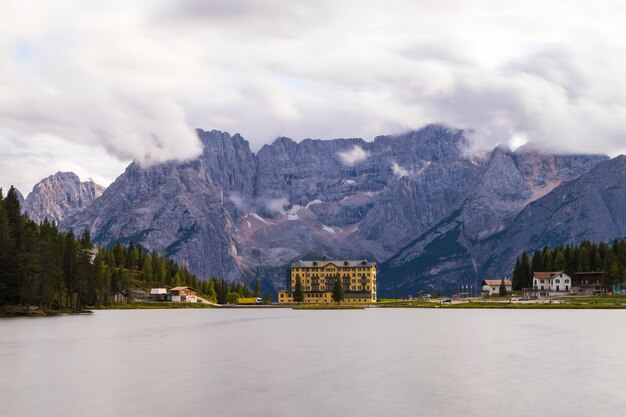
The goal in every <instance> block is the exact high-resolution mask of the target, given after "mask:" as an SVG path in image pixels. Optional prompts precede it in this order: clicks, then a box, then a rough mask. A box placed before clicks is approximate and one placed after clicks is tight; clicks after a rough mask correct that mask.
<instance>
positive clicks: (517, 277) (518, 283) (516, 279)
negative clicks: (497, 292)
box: [511, 258, 523, 291]
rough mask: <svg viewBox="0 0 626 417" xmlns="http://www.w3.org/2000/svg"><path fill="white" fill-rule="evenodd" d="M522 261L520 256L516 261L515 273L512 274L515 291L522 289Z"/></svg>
mask: <svg viewBox="0 0 626 417" xmlns="http://www.w3.org/2000/svg"><path fill="white" fill-rule="evenodd" d="M520 264H521V262H520V260H519V258H518V259H517V260H516V261H515V267H514V268H513V274H512V278H511V279H512V284H513V290H514V291H519V290H521V289H522V286H523V284H522V280H523V278H522V276H521V270H520V269H521V266H520Z"/></svg>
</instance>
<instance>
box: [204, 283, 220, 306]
mask: <svg viewBox="0 0 626 417" xmlns="http://www.w3.org/2000/svg"><path fill="white" fill-rule="evenodd" d="M206 296H207V298H208V299H209V300H210V301H212V302H216V301H217V293H216V292H215V283H214V281H213V280H212V279H211V280H209V285H208V290H207V292H206Z"/></svg>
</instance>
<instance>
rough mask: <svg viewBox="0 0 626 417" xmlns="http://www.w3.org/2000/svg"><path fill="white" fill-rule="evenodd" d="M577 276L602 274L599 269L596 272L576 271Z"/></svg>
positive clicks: (597, 275) (599, 275) (598, 275)
mask: <svg viewBox="0 0 626 417" xmlns="http://www.w3.org/2000/svg"><path fill="white" fill-rule="evenodd" d="M576 275H577V276H581V277H584V276H588V277H601V276H602V275H603V274H602V272H601V271H596V272H576Z"/></svg>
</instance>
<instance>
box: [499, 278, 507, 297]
mask: <svg viewBox="0 0 626 417" xmlns="http://www.w3.org/2000/svg"><path fill="white" fill-rule="evenodd" d="M499 290H500V296H505V295H506V284H505V283H504V278H502V281H501V282H500V288H499Z"/></svg>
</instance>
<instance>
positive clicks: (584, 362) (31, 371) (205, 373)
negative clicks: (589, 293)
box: [0, 309, 626, 417]
mask: <svg viewBox="0 0 626 417" xmlns="http://www.w3.org/2000/svg"><path fill="white" fill-rule="evenodd" d="M625 316H626V312H623V311H619V310H615V311H588V310H587V311H575V310H572V311H562V310H543V311H541V310H537V311H535V310H525V311H524V310H522V311H520V310H517V311H507V310H419V309H402V310H391V309H388V310H383V309H370V310H364V311H336V310H335V311H293V310H288V309H263V310H255V309H228V310H152V311H150V310H138V311H98V312H96V314H93V315H91V316H80V317H51V318H37V319H32V318H17V319H3V320H0V415H1V416H11V417H19V416H59V417H72V416H89V417H98V416H107V417H110V416H150V417H160V416H176V415H178V416H246V415H253V416H290V417H291V416H305V417H306V416H342V417H344V416H420V417H421V416H446V417H448V416H480V417H490V416H494V417H501V416H536V417H539V416H568V417H571V416H595V417H599V416H618V415H624V414H625V413H626V394H625V393H626V382H625V381H626V332H625V331H624V330H623V329H624V328H623V327H622V323H623V321H624V317H625Z"/></svg>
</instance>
